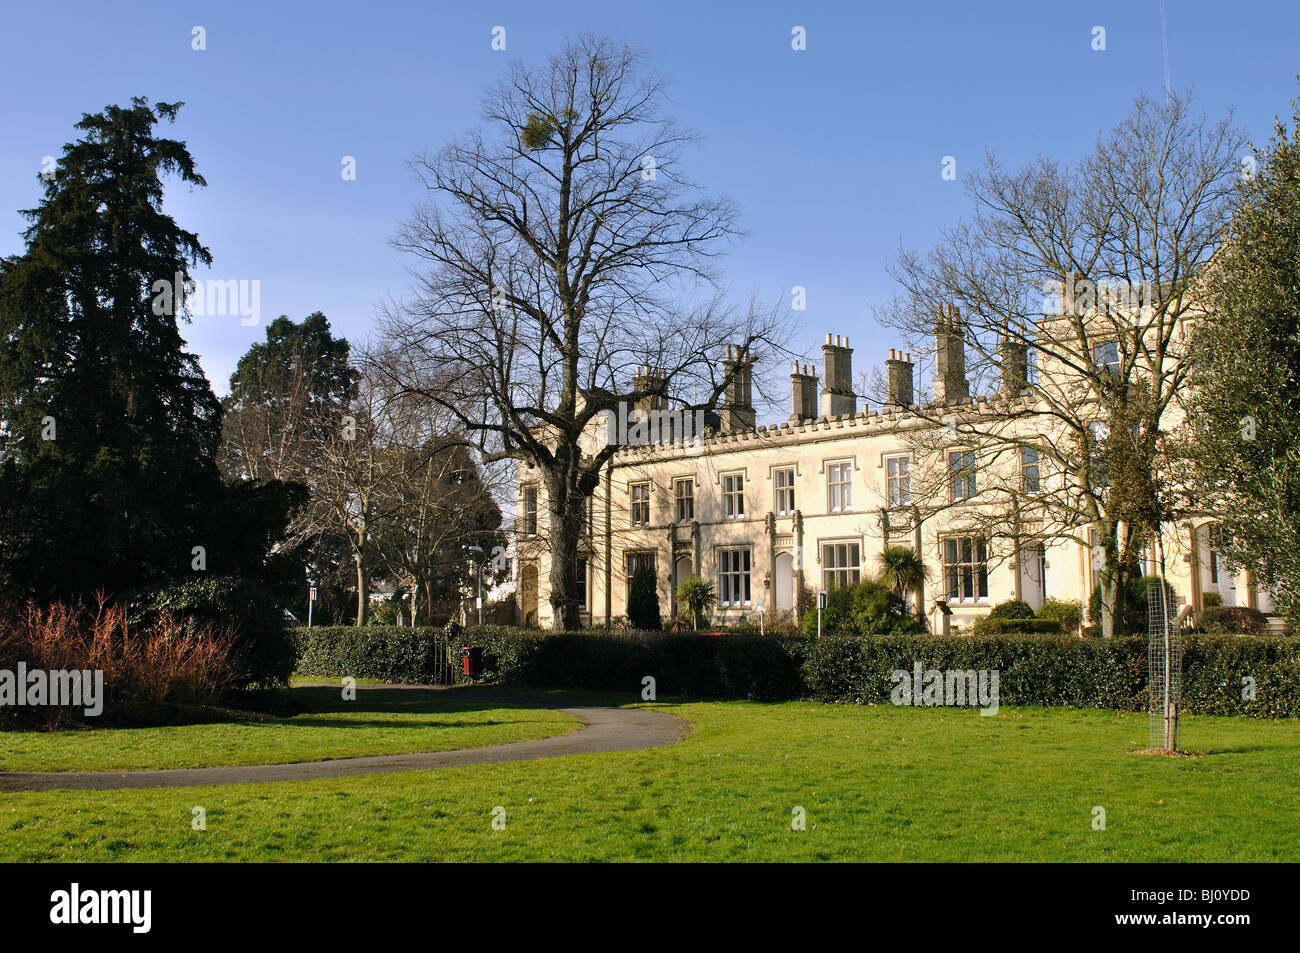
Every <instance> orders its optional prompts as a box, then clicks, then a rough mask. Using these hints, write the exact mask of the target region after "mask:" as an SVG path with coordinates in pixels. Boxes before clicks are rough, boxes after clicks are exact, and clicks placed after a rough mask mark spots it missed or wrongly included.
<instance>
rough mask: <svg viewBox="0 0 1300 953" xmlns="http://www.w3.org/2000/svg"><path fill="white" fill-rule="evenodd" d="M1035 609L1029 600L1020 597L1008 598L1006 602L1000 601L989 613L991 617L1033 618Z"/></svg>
mask: <svg viewBox="0 0 1300 953" xmlns="http://www.w3.org/2000/svg"><path fill="white" fill-rule="evenodd" d="M1033 617H1034V610H1033V608H1032V607H1031V606H1030V605H1029V603H1028V602H1023V601H1021V600H1020V599H1008V600H1007V601H1006V602H999V603H998V604H997V605H995V606H994V607H993V610H992V611H991V612H990V613H989V618H990V619H1032V618H1033Z"/></svg>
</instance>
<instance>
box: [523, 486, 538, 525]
mask: <svg viewBox="0 0 1300 953" xmlns="http://www.w3.org/2000/svg"><path fill="white" fill-rule="evenodd" d="M538 496H539V494H538V492H537V487H535V486H526V487H524V507H523V508H524V525H523V530H524V535H525V536H536V535H537V512H538V510H539V509H540V506H539V504H538ZM530 507H531V512H530ZM530 527H531V528H530Z"/></svg>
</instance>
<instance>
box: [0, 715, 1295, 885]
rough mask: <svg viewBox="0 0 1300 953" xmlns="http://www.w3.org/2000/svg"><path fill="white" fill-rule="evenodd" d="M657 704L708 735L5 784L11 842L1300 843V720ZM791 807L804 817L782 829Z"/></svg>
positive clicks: (579, 850) (1191, 851) (1111, 849)
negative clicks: (69, 784) (22, 789)
mask: <svg viewBox="0 0 1300 953" xmlns="http://www.w3.org/2000/svg"><path fill="white" fill-rule="evenodd" d="M564 697H572V696H564ZM647 707H654V708H660V709H663V710H668V711H672V712H675V713H677V714H679V715H681V716H682V717H685V718H687V719H688V720H690V721H691V722H693V724H694V726H695V728H694V731H693V732H692V733H691V735H690V736H689V737H688V738H687V739H686V741H685V742H683V743H682V744H680V745H677V746H674V747H671V748H661V749H652V750H646V751H633V752H619V753H613V754H604V755H587V756H573V757H565V758H557V759H552V760H544V761H533V762H521V763H514V764H501V765H487V766H474V767H463V768H454V769H445V770H440V771H419V772H411V773H406V774H393V775H376V776H366V777H355V778H345V779H332V780H324V781H310V782H291V783H276V784H263V785H244V786H232V787H221V788H189V789H175V790H154V791H110V792H70V791H69V792H44V793H20V794H4V795H0V859H3V860H6V861H48V860H77V861H146V860H181V861H187V860H203V861H212V860H215V861H288V860H311V861H368V860H407V861H409V860H482V861H520V860H560V861H580V860H604V861H619V860H668V861H675V860H714V861H716V860H742V861H796V860H797V861H815V860H895V861H897V860H901V861H908V860H918V861H919V860H939V861H1013V860H1017V861H1025V860H1033V861H1268V860H1290V861H1294V860H1298V859H1300V825H1296V824H1295V823H1294V819H1295V805H1296V803H1298V798H1300V763H1298V762H1297V759H1296V757H1295V751H1296V749H1297V746H1298V745H1300V723H1297V722H1295V721H1281V722H1270V721H1262V720H1255V719H1247V718H1211V717H1189V718H1186V719H1185V721H1184V732H1183V737H1182V740H1181V744H1182V746H1183V747H1185V748H1189V749H1192V750H1195V751H1198V752H1204V755H1203V756H1202V757H1197V758H1164V757H1158V756H1146V757H1142V756H1138V755H1136V754H1132V753H1130V751H1131V750H1133V749H1140V748H1144V747H1146V746H1147V723H1146V718H1145V716H1143V715H1133V714H1121V713H1116V712H1110V711H1091V710H1088V711H1073V710H1065V709H1031V708H1022V709H1015V708H1006V707H1004V708H1002V709H1001V711H1000V712H999V714H998V715H996V716H994V717H981V716H980V715H979V714H978V713H976V712H973V711H957V710H948V709H915V708H892V707H869V708H858V707H842V706H823V705H817V704H809V703H788V704H778V705H763V704H757V703H746V702H707V703H682V704H674V703H665V702H660V703H651V704H650V705H648V706H647ZM195 806H201V807H204V808H205V810H206V812H207V830H206V831H194V830H192V829H191V826H190V819H191V811H192V808H193V807H195ZM498 806H500V807H502V808H504V809H505V812H506V827H505V829H504V830H493V829H492V824H491V821H492V812H493V809H494V808H495V807H498ZM796 807H801V808H803V809H804V811H805V812H806V817H807V827H806V829H805V830H799V831H796V830H791V818H792V812H793V811H794V809H795V808H796ZM1096 807H1102V808H1104V809H1105V812H1106V827H1105V830H1096V829H1094V826H1093V825H1094V817H1095V814H1094V809H1095V808H1096Z"/></svg>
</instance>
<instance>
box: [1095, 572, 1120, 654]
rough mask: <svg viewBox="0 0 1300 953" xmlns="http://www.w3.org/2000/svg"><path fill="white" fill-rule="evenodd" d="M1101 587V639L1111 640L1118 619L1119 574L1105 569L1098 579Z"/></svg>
mask: <svg viewBox="0 0 1300 953" xmlns="http://www.w3.org/2000/svg"><path fill="white" fill-rule="evenodd" d="M1099 583H1100V586H1101V637H1102V638H1103V639H1109V638H1113V637H1114V635H1115V620H1116V619H1118V618H1119V598H1118V597H1119V572H1118V570H1116V569H1110V568H1108V569H1105V570H1103V571H1102V573H1101V577H1100V579H1099Z"/></svg>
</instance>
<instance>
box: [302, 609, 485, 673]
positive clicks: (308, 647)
mask: <svg viewBox="0 0 1300 953" xmlns="http://www.w3.org/2000/svg"><path fill="white" fill-rule="evenodd" d="M295 641H296V643H297V651H298V665H297V671H298V673H299V674H301V675H311V676H315V677H317V678H344V677H346V676H352V677H353V678H378V679H382V680H383V681H385V682H397V683H405V684H416V685H430V684H437V683H439V682H449V681H450V680H451V679H450V675H451V672H452V671H453V670H454V669H455V667H456V666H458V665H459V664H460V649H461V646H462V645H469V644H470V643H469V642H468V641H467V640H466V639H465V638H464V632H463V630H462V629H461V627H460V626H459V625H456V624H455V623H449V624H448V625H446V626H444V627H442V628H433V627H429V626H402V627H400V628H399V627H392V626H387V627H384V626H366V627H364V628H357V627H356V626H313V627H312V628H310V629H307V628H302V629H298V630H297V633H296V635H295Z"/></svg>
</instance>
